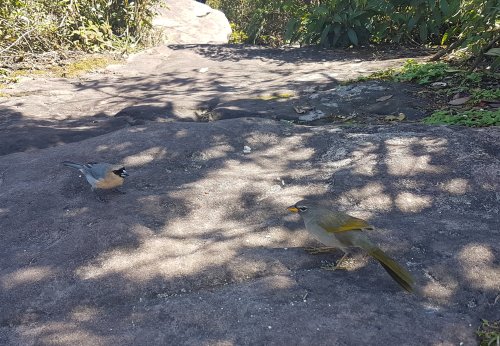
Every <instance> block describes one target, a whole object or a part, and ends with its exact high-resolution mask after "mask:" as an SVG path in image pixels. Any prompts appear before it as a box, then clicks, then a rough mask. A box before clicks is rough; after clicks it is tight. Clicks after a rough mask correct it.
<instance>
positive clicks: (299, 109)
mask: <svg viewBox="0 0 500 346" xmlns="http://www.w3.org/2000/svg"><path fill="white" fill-rule="evenodd" d="M293 109H294V110H295V112H297V113H298V114H304V113H306V112H308V111H310V110H312V109H313V107H310V106H303V107H302V106H293Z"/></svg>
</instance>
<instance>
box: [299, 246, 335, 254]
mask: <svg viewBox="0 0 500 346" xmlns="http://www.w3.org/2000/svg"><path fill="white" fill-rule="evenodd" d="M304 250H306V251H307V252H309V253H310V254H311V255H318V254H323V253H329V252H333V251H336V250H339V249H338V248H336V247H331V246H320V247H305V248H304Z"/></svg>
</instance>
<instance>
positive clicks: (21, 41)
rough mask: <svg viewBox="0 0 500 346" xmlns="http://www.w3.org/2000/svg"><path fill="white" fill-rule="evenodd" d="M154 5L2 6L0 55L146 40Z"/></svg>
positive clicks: (88, 0) (73, 2)
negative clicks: (0, 53)
mask: <svg viewBox="0 0 500 346" xmlns="http://www.w3.org/2000/svg"><path fill="white" fill-rule="evenodd" d="M157 3H159V0H135V1H134V0H2V1H1V2H0V52H2V53H3V54H10V55H11V54H13V53H15V52H32V53H37V52H43V51H51V50H57V49H81V50H86V51H102V50H112V49H116V48H120V47H123V46H124V45H130V44H136V43H138V42H141V41H142V40H144V39H145V38H146V37H147V33H148V30H149V29H150V27H151V19H152V16H153V15H154V12H153V6H154V5H155V4H157Z"/></svg>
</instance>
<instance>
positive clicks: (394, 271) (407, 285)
mask: <svg viewBox="0 0 500 346" xmlns="http://www.w3.org/2000/svg"><path fill="white" fill-rule="evenodd" d="M368 253H369V254H370V255H371V256H372V257H373V258H375V259H376V260H377V261H378V262H379V263H380V264H381V265H382V267H384V269H385V270H386V271H387V272H388V273H389V275H390V276H391V277H392V278H393V279H394V280H395V281H396V282H397V283H398V284H400V285H401V287H403V288H404V289H405V290H407V291H408V292H413V284H414V280H413V278H412V276H411V274H410V273H408V271H407V270H406V269H404V268H403V267H401V266H400V265H399V264H398V263H396V261H394V260H393V259H392V258H390V257H389V256H387V255H386V254H385V252H383V251H382V250H380V249H379V248H371V249H369V250H368Z"/></svg>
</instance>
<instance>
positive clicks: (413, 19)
mask: <svg viewBox="0 0 500 346" xmlns="http://www.w3.org/2000/svg"><path fill="white" fill-rule="evenodd" d="M417 21H418V18H417V17H411V18H410V20H409V21H408V31H412V30H413V29H414V28H415V26H416V25H417Z"/></svg>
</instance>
